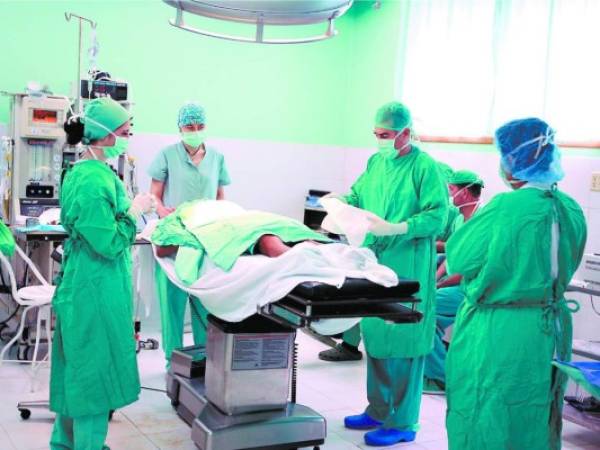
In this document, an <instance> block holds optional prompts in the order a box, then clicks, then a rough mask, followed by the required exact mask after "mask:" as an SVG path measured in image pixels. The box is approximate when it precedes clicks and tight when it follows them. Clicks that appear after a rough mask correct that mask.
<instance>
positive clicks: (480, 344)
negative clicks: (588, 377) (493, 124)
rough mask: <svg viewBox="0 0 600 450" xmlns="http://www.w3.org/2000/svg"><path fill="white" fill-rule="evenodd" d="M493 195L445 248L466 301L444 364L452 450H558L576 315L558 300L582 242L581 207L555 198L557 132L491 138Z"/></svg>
mask: <svg viewBox="0 0 600 450" xmlns="http://www.w3.org/2000/svg"><path fill="white" fill-rule="evenodd" d="M495 137H496V146H497V147H498V149H499V150H500V153H501V177H502V178H503V179H504V180H505V182H506V183H507V184H509V185H510V186H511V191H510V192H507V193H502V194H498V195H497V196H495V197H494V198H493V199H492V200H491V201H490V202H489V204H487V205H486V206H485V207H483V208H482V209H481V210H480V211H478V212H477V214H475V216H473V218H472V219H471V220H470V221H468V222H467V223H465V224H464V225H463V226H462V227H461V228H460V229H459V230H457V231H456V232H455V233H454V235H453V236H452V237H451V238H450V240H449V241H448V243H447V256H448V260H447V262H448V272H449V273H458V274H461V275H462V276H463V283H464V288H465V293H466V297H465V301H464V302H463V304H462V306H461V308H460V310H459V312H458V315H457V318H456V324H455V326H454V332H453V337H452V345H451V346H450V350H449V352H448V358H447V363H446V395H447V398H448V412H447V416H446V425H447V428H448V439H449V446H450V449H452V450H481V449H487V450H506V449H515V450H517V449H518V450H520V449H527V450H558V449H560V448H561V439H560V435H561V429H562V418H561V412H562V403H563V395H564V389H565V384H566V375H564V374H562V373H561V372H560V371H559V370H558V369H557V368H556V367H554V366H553V365H552V361H553V359H554V358H557V359H559V360H563V361H568V360H569V359H570V357H571V341H572V322H571V311H570V310H571V309H572V308H573V307H574V305H571V304H570V302H567V301H566V300H565V297H564V292H565V289H566V287H567V285H568V283H569V281H570V280H571V277H572V276H573V273H574V272H575V270H576V269H577V266H578V265H579V263H580V261H581V258H582V256H583V251H584V247H585V241H586V232H587V231H586V223H585V217H584V214H583V211H582V210H581V207H580V206H579V205H578V204H577V202H575V200H573V199H572V198H571V197H569V196H568V195H566V194H564V193H563V192H561V191H560V190H558V188H557V185H556V183H557V182H558V181H559V180H560V179H561V178H562V177H563V172H562V169H561V167H560V155H559V149H558V147H557V146H556V145H555V143H554V131H553V130H552V128H550V127H549V126H548V124H547V123H545V122H544V121H542V120H540V119H537V118H528V119H519V120H514V121H512V122H509V123H507V124H505V125H503V126H502V127H500V128H499V129H498V130H497V131H496V136H495Z"/></svg>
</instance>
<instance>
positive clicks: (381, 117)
mask: <svg viewBox="0 0 600 450" xmlns="http://www.w3.org/2000/svg"><path fill="white" fill-rule="evenodd" d="M411 125H412V119H411V117H410V111H409V110H408V108H407V107H406V106H404V105H403V104H402V103H399V102H390V103H386V104H385V105H383V106H382V107H381V108H379V109H378V110H377V114H375V128H385V129H386V130H394V131H402V130H404V129H405V128H406V127H409V126H411Z"/></svg>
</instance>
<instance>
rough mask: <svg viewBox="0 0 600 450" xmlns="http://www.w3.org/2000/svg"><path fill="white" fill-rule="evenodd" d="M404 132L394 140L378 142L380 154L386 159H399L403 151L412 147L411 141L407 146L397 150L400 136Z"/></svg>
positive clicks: (379, 140) (380, 140)
mask: <svg viewBox="0 0 600 450" xmlns="http://www.w3.org/2000/svg"><path fill="white" fill-rule="evenodd" d="M403 132H404V130H401V131H399V132H398V134H396V136H395V137H394V138H393V139H378V140H377V147H378V149H379V153H381V154H382V155H383V157H384V158H389V159H394V158H396V157H398V155H399V154H400V152H401V151H402V150H404V149H405V148H406V147H409V146H410V140H409V141H408V142H407V143H406V144H404V145H403V146H402V148H400V149H399V150H398V149H396V140H397V139H398V136H400V135H401V134H402V133H403Z"/></svg>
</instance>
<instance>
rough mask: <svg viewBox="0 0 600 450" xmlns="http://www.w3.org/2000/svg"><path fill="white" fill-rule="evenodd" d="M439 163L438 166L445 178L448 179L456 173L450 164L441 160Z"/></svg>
mask: <svg viewBox="0 0 600 450" xmlns="http://www.w3.org/2000/svg"><path fill="white" fill-rule="evenodd" d="M437 164H438V168H439V169H440V173H441V174H442V176H443V177H444V180H446V181H448V180H449V179H450V177H451V176H452V174H453V173H454V170H453V169H452V167H450V166H449V165H448V164H446V163H443V162H441V161H438V162H437Z"/></svg>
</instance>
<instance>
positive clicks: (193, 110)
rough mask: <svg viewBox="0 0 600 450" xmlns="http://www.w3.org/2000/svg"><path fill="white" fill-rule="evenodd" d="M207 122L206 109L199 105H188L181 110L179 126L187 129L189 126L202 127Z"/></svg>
mask: <svg viewBox="0 0 600 450" xmlns="http://www.w3.org/2000/svg"><path fill="white" fill-rule="evenodd" d="M205 122H206V114H205V112H204V108H203V107H202V106H200V105H199V104H198V103H192V102H190V103H186V104H185V105H183V106H182V107H181V108H180V109H179V117H178V120H177V125H178V126H179V127H185V126H188V125H202V124H204V123H205Z"/></svg>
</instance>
